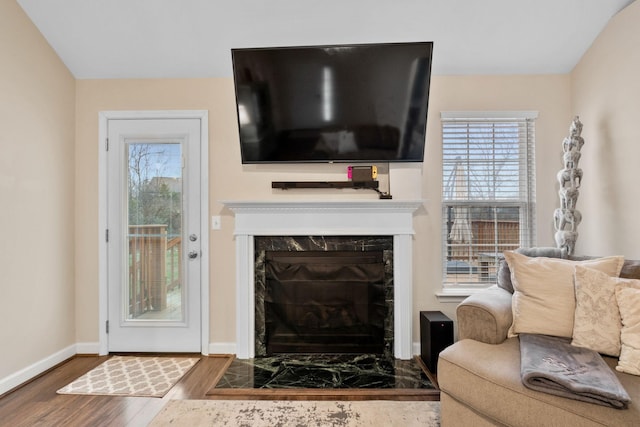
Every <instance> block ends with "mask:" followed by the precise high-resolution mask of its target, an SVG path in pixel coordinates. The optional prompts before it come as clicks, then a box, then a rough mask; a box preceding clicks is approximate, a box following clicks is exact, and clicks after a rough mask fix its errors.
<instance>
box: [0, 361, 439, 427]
mask: <svg viewBox="0 0 640 427" xmlns="http://www.w3.org/2000/svg"><path fill="white" fill-rule="evenodd" d="M107 358H108V356H102V357H99V356H76V357H73V358H71V359H69V360H68V361H66V362H64V363H62V364H60V365H58V366H57V367H55V368H53V369H51V370H49V371H48V372H47V373H45V374H43V375H41V376H40V377H38V378H36V379H34V380H33V381H31V382H29V383H27V384H26V385H23V386H22V387H20V388H18V389H16V390H14V391H12V392H10V393H7V394H5V395H3V396H1V397H0V426H2V427H4V426H11V427H16V426H25V427H26V426H92V427H93V426H110V427H111V426H116V427H118V426H127V427H130V426H133V427H136V426H146V425H147V424H148V423H149V422H150V421H151V420H152V419H153V417H154V416H155V415H156V414H157V413H158V412H159V411H160V410H161V409H162V407H163V406H164V405H165V404H166V403H167V402H168V401H169V400H172V399H288V400H295V399H299V400H310V399H314V400H363V399H386V400H437V399H436V398H434V395H433V391H431V394H421V393H420V392H418V393H416V392H415V391H410V390H405V391H403V390H396V391H393V390H392V391H383V390H380V391H378V392H376V390H369V391H365V390H351V391H344V390H342V391H331V390H326V391H310V390H279V391H276V390H271V391H269V390H262V391H250V392H247V391H246V390H231V391H228V392H226V393H221V394H220V395H217V396H212V395H207V391H209V389H210V388H211V387H212V386H213V385H214V384H215V383H216V382H217V381H218V379H219V378H220V377H221V376H222V375H223V373H224V371H225V370H226V368H227V366H228V365H229V364H230V363H231V361H232V356H209V357H202V358H201V360H200V362H198V363H197V364H196V366H194V367H193V369H191V370H190V371H189V372H188V373H187V374H186V375H185V376H184V377H183V378H182V379H181V380H180V381H179V382H178V384H176V385H175V386H174V387H173V388H172V389H171V390H170V391H169V392H168V393H167V394H166V395H165V396H164V397H163V398H161V399H159V398H151V397H149V398H147V397H110V396H80V395H59V394H56V390H58V389H60V388H61V387H64V386H65V385H67V384H68V383H70V382H71V381H73V380H75V379H76V378H78V377H79V376H81V375H83V374H85V373H86V372H88V371H89V370H91V369H93V368H95V367H96V366H98V365H99V364H100V363H102V362H104V361H105V360H106V359H107Z"/></svg>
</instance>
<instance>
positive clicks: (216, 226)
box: [211, 215, 222, 230]
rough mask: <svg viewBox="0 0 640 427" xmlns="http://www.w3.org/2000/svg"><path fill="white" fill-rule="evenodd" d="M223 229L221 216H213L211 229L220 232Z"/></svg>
mask: <svg viewBox="0 0 640 427" xmlns="http://www.w3.org/2000/svg"><path fill="white" fill-rule="evenodd" d="M221 227H222V219H221V218H220V215H213V216H212V217H211V229H212V230H220V228H221Z"/></svg>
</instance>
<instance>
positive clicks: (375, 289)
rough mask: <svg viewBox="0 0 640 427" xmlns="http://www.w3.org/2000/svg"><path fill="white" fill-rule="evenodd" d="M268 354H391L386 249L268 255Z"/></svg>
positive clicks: (276, 253) (280, 252) (266, 334)
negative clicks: (387, 343)
mask: <svg viewBox="0 0 640 427" xmlns="http://www.w3.org/2000/svg"><path fill="white" fill-rule="evenodd" d="M265 287H266V289H265V295H264V328H265V330H264V333H265V336H264V339H265V345H266V353H267V354H278V353H375V354H382V353H383V352H384V351H385V321H386V319H388V314H389V313H388V305H387V302H386V291H385V263H384V257H383V251H382V250H372V251H363V252H362V251H299V252H296V251H266V252H265Z"/></svg>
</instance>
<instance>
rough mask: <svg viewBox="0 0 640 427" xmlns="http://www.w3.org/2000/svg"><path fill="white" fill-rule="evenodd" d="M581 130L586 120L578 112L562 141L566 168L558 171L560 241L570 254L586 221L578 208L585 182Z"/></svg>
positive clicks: (556, 220)
mask: <svg viewBox="0 0 640 427" xmlns="http://www.w3.org/2000/svg"><path fill="white" fill-rule="evenodd" d="M581 133H582V123H581V122H580V119H579V117H578V116H575V117H574V118H573V121H572V122H571V126H570V127H569V137H568V138H565V139H564V140H563V141H562V151H563V152H564V153H563V155H562V161H563V164H564V169H562V170H560V172H558V183H559V184H560V190H559V191H558V196H559V197H560V207H559V208H558V209H556V210H555V212H554V213H553V225H554V226H555V229H556V234H555V240H556V245H557V247H558V248H560V249H562V250H563V251H564V252H566V253H567V255H572V254H573V251H574V249H575V245H576V240H577V239H578V230H577V229H578V224H580V221H582V214H581V213H580V211H579V210H577V209H576V204H577V202H578V196H579V195H580V191H579V190H578V189H579V188H580V183H581V182H582V169H580V168H579V167H578V162H579V161H580V156H581V154H580V149H582V146H583V145H584V139H583V138H582V137H581V136H580V134H581Z"/></svg>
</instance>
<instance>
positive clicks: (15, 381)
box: [0, 344, 77, 394]
mask: <svg viewBox="0 0 640 427" xmlns="http://www.w3.org/2000/svg"><path fill="white" fill-rule="evenodd" d="M76 348H77V347H76V344H73V345H70V346H69V347H67V348H64V349H62V350H60V351H58V352H57V353H54V354H52V355H51V356H48V357H45V358H44V359H41V360H39V361H37V362H36V363H34V364H32V365H30V366H27V367H26V368H24V369H21V370H19V371H18V372H15V373H13V374H11V375H9V376H7V377H4V378H2V379H0V394H3V393H6V392H8V391H9V390H11V389H14V388H16V387H18V386H19V385H20V384H23V383H25V382H27V381H29V380H30V379H32V378H34V377H36V376H38V375H40V374H41V373H43V372H44V371H46V370H47V369H51V368H53V367H54V366H56V365H57V364H58V363H61V362H64V361H65V360H67V359H69V358H70V357H73V356H74V355H75V354H76Z"/></svg>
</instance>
